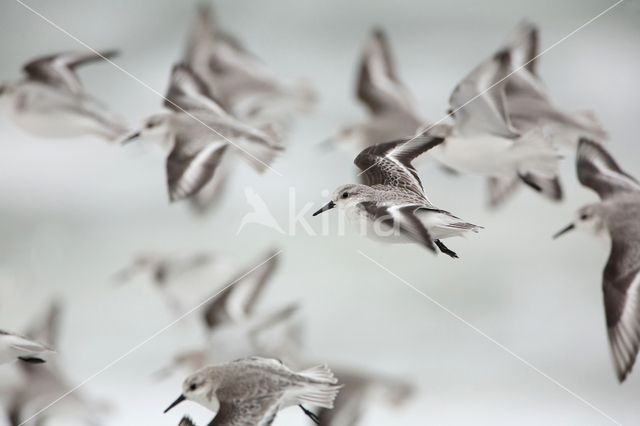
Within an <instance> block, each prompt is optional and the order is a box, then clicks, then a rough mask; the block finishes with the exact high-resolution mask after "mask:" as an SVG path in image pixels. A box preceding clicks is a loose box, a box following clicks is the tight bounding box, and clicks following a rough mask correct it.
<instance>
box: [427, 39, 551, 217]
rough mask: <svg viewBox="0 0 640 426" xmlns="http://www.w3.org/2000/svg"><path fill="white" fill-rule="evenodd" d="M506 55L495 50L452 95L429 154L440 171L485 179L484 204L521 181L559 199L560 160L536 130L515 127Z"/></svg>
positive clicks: (493, 202)
mask: <svg viewBox="0 0 640 426" xmlns="http://www.w3.org/2000/svg"><path fill="white" fill-rule="evenodd" d="M511 69H512V65H511V54H510V52H509V51H508V50H501V51H500V52H498V53H497V54H495V55H493V56H492V57H491V58H489V59H488V60H486V61H484V62H483V63H481V64H480V65H479V66H477V67H476V68H475V69H474V70H473V71H472V72H471V73H470V74H469V75H467V76H466V77H465V78H464V79H463V80H462V81H461V82H460V83H459V84H458V85H457V86H456V88H455V90H454V91H453V93H452V95H451V97H450V99H449V103H450V108H451V114H452V116H453V118H454V125H453V127H452V128H451V129H449V131H448V132H447V133H448V134H447V137H446V141H445V143H444V144H442V145H441V146H439V147H437V148H436V149H434V150H433V151H432V156H433V157H434V158H435V159H436V160H438V161H440V162H441V163H442V164H444V165H445V166H447V167H449V168H451V169H453V170H455V171H458V172H461V173H468V174H475V175H480V176H486V177H488V178H490V179H489V184H490V185H489V197H490V205H492V206H496V205H499V204H500V203H501V202H502V201H504V199H505V198H506V196H507V195H508V194H509V193H510V192H511V190H512V189H513V188H512V186H513V184H514V182H515V181H517V180H521V181H522V182H524V183H526V184H527V185H528V186H529V187H531V188H533V189H534V190H536V191H537V192H540V193H542V194H543V195H544V196H545V197H547V198H549V199H551V200H559V199H561V198H562V192H561V191H560V190H559V187H558V185H557V180H556V175H557V169H558V163H559V159H560V156H559V154H558V152H557V149H556V148H555V146H554V144H553V141H552V140H551V139H550V138H548V137H546V136H545V135H544V132H543V129H542V128H541V127H534V128H531V129H528V130H527V131H525V132H522V131H520V130H519V129H517V128H515V127H514V126H513V125H512V123H511V119H510V116H509V110H508V106H507V101H506V95H505V86H506V82H507V81H508V78H510V77H509V73H510V72H511V71H510V70H511Z"/></svg>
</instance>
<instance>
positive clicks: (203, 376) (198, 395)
mask: <svg viewBox="0 0 640 426" xmlns="http://www.w3.org/2000/svg"><path fill="white" fill-rule="evenodd" d="M217 377H218V376H217V375H216V374H215V370H214V369H213V368H211V367H205V368H203V369H201V370H198V371H196V372H195V373H193V374H192V375H190V376H189V377H187V378H186V379H185V380H184V382H183V383H182V394H180V396H179V397H178V399H176V400H175V401H174V402H173V403H172V404H171V405H169V407H168V408H167V409H166V410H164V412H165V413H166V412H168V411H169V410H171V409H172V408H174V407H175V406H176V405H178V404H180V403H181V402H183V401H187V400H189V401H193V402H196V403H198V404H200V405H203V406H205V407H206V406H208V405H209V404H210V402H211V401H209V399H210V398H211V396H213V395H214V394H215V391H216V389H217V388H218V385H219V383H218V380H217Z"/></svg>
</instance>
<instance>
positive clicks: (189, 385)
mask: <svg viewBox="0 0 640 426" xmlns="http://www.w3.org/2000/svg"><path fill="white" fill-rule="evenodd" d="M336 383H337V380H336V379H335V377H334V376H333V373H332V372H331V370H329V369H328V368H327V367H326V366H318V367H314V368H311V369H309V370H305V371H301V372H295V371H293V370H291V369H289V368H288V367H286V366H285V365H284V364H283V363H282V362H280V361H277V360H275V359H268V358H257V357H252V358H244V359H240V360H236V361H233V362H230V363H226V364H220V365H216V366H212V367H205V368H203V369H202V370H200V371H198V372H196V373H194V374H192V375H191V376H189V377H188V378H187V379H186V380H185V381H184V383H183V387H182V394H181V396H180V397H179V398H178V399H177V400H176V401H175V402H174V403H173V404H171V405H170V406H169V408H167V410H165V412H167V411H169V410H170V409H172V408H173V407H175V406H176V405H178V404H179V403H180V402H182V401H184V400H192V401H194V402H197V403H199V404H201V405H203V406H204V407H207V408H209V409H211V410H213V411H216V412H217V414H216V417H215V418H214V420H213V422H212V423H211V424H212V425H217V426H242V425H264V426H267V425H270V424H271V423H272V422H273V420H274V419H275V416H276V415H277V413H278V411H280V410H281V409H284V408H286V407H289V406H293V405H302V404H307V405H310V406H316V407H324V408H331V407H333V400H334V399H335V398H336V395H337V394H338V392H339V390H340V388H341V386H340V385H337V384H336ZM303 410H306V409H304V408H303ZM306 412H307V411H305V413H306Z"/></svg>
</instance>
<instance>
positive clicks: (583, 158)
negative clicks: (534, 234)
mask: <svg viewBox="0 0 640 426" xmlns="http://www.w3.org/2000/svg"><path fill="white" fill-rule="evenodd" d="M577 172H578V180H579V181H580V183H581V184H582V185H584V186H586V187H587V188H590V189H592V190H594V191H595V192H596V193H597V194H598V195H599V197H600V202H596V203H593V204H589V205H587V206H584V207H582V208H581V209H580V210H578V214H577V218H576V220H575V221H574V222H572V223H571V224H569V226H567V227H566V228H564V229H562V230H561V231H560V232H558V233H557V234H556V235H555V236H554V238H557V237H559V236H560V235H562V234H564V233H566V232H568V231H570V230H572V229H576V228H578V229H584V230H587V231H590V232H592V233H596V234H600V233H604V232H608V234H609V236H610V237H611V252H610V254H609V259H608V260H607V264H606V266H605V268H604V273H603V277H602V280H603V282H602V287H603V293H604V308H605V316H606V323H607V332H608V335H609V344H610V347H611V353H612V355H613V364H614V367H615V370H616V375H617V377H618V380H619V381H620V382H623V381H624V380H625V379H626V378H627V376H628V375H629V373H630V372H631V370H632V369H633V365H634V363H635V360H636V357H637V355H638V347H639V345H640V309H638V308H639V307H638V293H639V291H640V251H639V250H638V247H639V245H640V226H639V225H638V224H639V223H640V183H638V181H637V180H636V179H635V178H634V177H632V176H631V175H629V174H628V173H626V172H625V171H624V170H622V169H621V168H620V166H618V163H617V162H616V161H615V160H614V159H613V157H612V156H611V155H610V154H609V153H608V152H607V151H606V150H605V149H604V148H603V147H602V146H601V145H599V144H597V143H595V142H592V141H589V140H587V139H582V140H580V143H579V145H578V156H577Z"/></svg>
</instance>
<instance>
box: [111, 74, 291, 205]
mask: <svg viewBox="0 0 640 426" xmlns="http://www.w3.org/2000/svg"><path fill="white" fill-rule="evenodd" d="M165 106H166V107H167V108H169V109H171V110H172V112H167V113H162V114H156V115H153V116H151V117H149V118H147V119H146V120H145V121H144V123H143V125H142V126H141V128H140V129H139V130H136V131H134V132H131V133H130V134H128V135H126V136H125V137H124V138H123V139H122V143H126V142H129V141H131V140H133V139H136V138H138V137H141V136H152V135H156V136H161V137H162V138H163V143H164V145H165V146H166V147H167V148H168V150H169V155H168V157H167V161H166V170H167V186H168V190H169V199H170V201H172V202H173V201H177V200H181V199H184V198H188V197H192V196H194V195H195V194H197V193H198V192H199V191H200V190H201V189H202V188H203V187H204V186H205V185H207V184H208V183H209V182H211V181H212V180H213V179H214V176H215V173H216V170H217V169H218V167H219V165H220V163H221V161H227V160H228V158H227V156H226V155H225V153H226V152H227V151H228V150H229V151H232V152H234V153H236V154H238V155H240V156H241V157H242V158H244V159H245V160H247V161H248V162H249V164H251V166H252V167H254V168H255V169H256V170H257V171H258V172H264V171H265V170H266V169H267V168H270V164H271V163H272V162H273V160H274V159H275V157H276V155H277V154H278V152H280V151H281V150H282V147H281V146H280V145H279V143H278V142H276V141H275V140H274V139H273V137H272V136H271V135H270V134H268V133H267V132H265V131H263V130H260V129H258V128H254V127H252V126H249V125H247V124H245V123H244V122H242V121H240V120H238V119H237V118H235V117H233V116H232V115H231V114H229V113H228V112H227V111H225V110H224V109H223V108H222V107H221V106H220V105H219V104H218V103H217V102H216V100H214V99H213V98H212V97H211V94H210V93H209V91H208V89H207V87H206V86H205V84H204V83H203V82H202V80H200V78H199V77H198V76H196V75H195V73H193V71H192V70H191V69H190V68H189V67H188V66H186V65H184V64H178V65H176V66H174V68H173V70H172V73H171V80H170V84H169V90H168V93H167V97H166V100H165Z"/></svg>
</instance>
